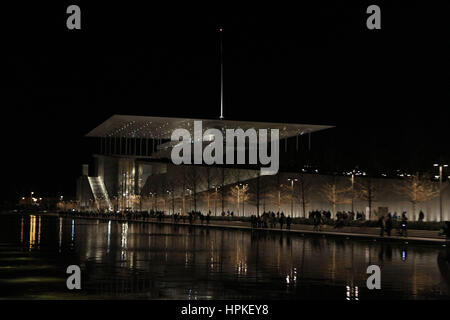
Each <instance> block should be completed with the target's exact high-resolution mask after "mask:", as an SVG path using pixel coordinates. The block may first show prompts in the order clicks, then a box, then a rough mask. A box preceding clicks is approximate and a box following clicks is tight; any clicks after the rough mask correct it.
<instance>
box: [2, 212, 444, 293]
mask: <svg viewBox="0 0 450 320" xmlns="http://www.w3.org/2000/svg"><path fill="white" fill-rule="evenodd" d="M442 250H443V248H442V247H440V246H430V245H424V246H418V245H410V244H405V243H392V244H389V243H386V242H384V243H382V242H374V241H360V240H358V241H355V240H345V239H339V238H330V237H321V236H304V237H303V236H300V235H286V234H284V235H282V234H280V233H269V232H263V231H259V232H253V233H252V232H250V231H239V230H222V229H214V228H210V229H206V228H200V227H188V226H178V227H177V226H172V225H160V224H152V223H148V224H147V223H130V222H128V223H127V222H115V221H103V220H86V219H71V218H60V217H57V216H40V215H31V216H20V215H1V216H0V299H11V298H12V299H22V298H24V299H86V298H88V299H338V300H346V299H347V300H348V299H359V300H367V299H448V298H449V288H448V279H447V277H448V275H447V273H446V272H445V271H446V270H443V269H442V267H441V268H440V267H439V265H438V259H437V257H438V254H439V252H442ZM71 264H77V265H79V266H80V267H81V270H82V290H78V291H77V290H73V291H70V290H68V289H67V287H66V278H67V276H68V275H67V274H66V268H67V266H68V265H71ZM371 264H377V265H379V266H380V267H381V270H382V277H381V286H382V289H381V290H368V289H367V288H366V279H367V276H368V275H367V274H366V268H367V266H369V265H371Z"/></svg>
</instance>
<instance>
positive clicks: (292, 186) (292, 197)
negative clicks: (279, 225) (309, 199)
mask: <svg viewBox="0 0 450 320" xmlns="http://www.w3.org/2000/svg"><path fill="white" fill-rule="evenodd" d="M288 181H290V182H291V217H294V181H297V179H295V178H288Z"/></svg>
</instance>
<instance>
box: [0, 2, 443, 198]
mask: <svg viewBox="0 0 450 320" xmlns="http://www.w3.org/2000/svg"><path fill="white" fill-rule="evenodd" d="M341 2H343V1H333V2H331V1H330V2H328V3H325V2H322V3H320V4H319V3H317V4H315V5H306V4H303V2H299V3H300V4H301V5H293V4H287V3H282V2H279V1H277V2H273V3H271V4H270V3H269V4H267V5H265V6H262V5H261V4H259V3H254V4H253V6H252V7H246V8H244V7H243V6H242V5H237V4H236V5H234V6H225V5H222V6H218V5H217V4H216V5H214V6H213V5H211V4H209V5H205V4H202V5H200V4H198V5H197V6H196V7H192V6H191V7H188V6H186V5H184V6H180V5H178V4H176V3H171V4H170V5H168V6H167V7H162V6H150V7H143V6H142V5H138V4H137V3H134V4H133V3H132V2H126V4H124V3H123V4H120V5H119V4H108V5H103V6H101V7H93V6H92V5H90V4H87V3H85V2H80V1H74V2H73V4H79V5H80V7H81V10H82V30H81V31H69V30H67V29H66V26H65V20H66V17H67V15H66V14H65V8H66V7H67V5H68V4H72V3H62V4H53V5H45V6H44V5H42V4H39V5H38V4H34V5H32V6H31V5H29V6H26V5H24V4H21V5H20V6H17V7H7V8H5V9H2V13H3V15H2V18H1V19H0V20H1V22H0V30H1V31H0V32H1V39H2V46H1V51H2V58H3V59H2V62H3V63H2V65H3V67H2V74H3V76H4V78H5V80H6V81H4V82H3V83H2V84H1V86H2V89H3V90H2V95H1V99H2V103H1V106H2V113H3V117H2V119H3V121H2V122H3V125H2V128H1V133H2V136H1V137H2V142H3V143H2V149H3V152H2V156H3V157H2V164H3V166H2V167H3V175H2V178H3V179H2V193H1V198H2V199H4V200H6V199H9V200H11V199H15V198H16V197H20V196H23V195H25V194H29V192H30V191H35V192H36V193H37V194H40V195H43V196H45V195H60V194H63V195H66V196H67V197H70V196H72V197H73V196H74V195H75V180H76V178H77V177H78V176H79V174H80V167H81V164H82V163H87V162H89V161H90V160H91V150H90V148H89V147H88V143H87V141H86V140H87V138H83V136H84V135H85V134H86V133H87V132H89V131H90V130H91V129H92V128H94V127H95V126H97V125H98V124H100V123H101V122H103V121H104V120H106V119H107V118H108V117H110V116H111V115H113V114H136V115H148V116H173V117H195V118H217V117H218V116H219V59H218V53H219V45H218V28H219V27H220V26H222V27H223V28H224V30H225V32H224V64H225V71H224V81H225V117H226V118H228V119H237V120H255V121H280V122H292V123H313V124H331V125H335V126H336V128H335V129H332V130H329V131H327V132H322V133H320V134H318V135H317V137H315V136H314V135H313V148H314V149H315V150H316V152H317V153H318V154H320V155H321V156H318V157H317V159H319V160H317V161H318V163H317V165H318V166H321V165H327V164H326V163H325V162H326V160H327V158H328V160H329V159H338V161H339V165H340V166H343V167H345V166H348V167H351V166H354V165H359V166H360V167H361V168H363V169H364V167H365V166H369V164H370V165H373V164H374V163H376V164H377V165H378V166H380V167H383V168H391V169H395V168H405V169H408V170H410V169H416V168H417V169H420V170H426V169H428V168H430V166H431V164H432V163H433V162H434V161H437V160H438V159H439V158H440V157H441V158H442V159H443V160H446V159H447V161H450V150H449V148H448V146H449V144H448V142H447V141H448V137H449V134H448V121H449V114H450V112H449V111H448V110H449V106H450V105H449V74H450V73H449V71H450V70H449V57H450V55H449V51H450V50H449V48H450V46H449V41H450V37H449V35H450V23H449V21H450V19H448V17H446V14H447V15H448V12H450V10H449V9H450V4H442V3H440V4H439V5H437V4H435V5H432V4H431V3H430V2H427V1H408V2H397V1H396V4H395V5H394V4H392V3H391V4H389V3H384V2H379V1H372V2H367V3H365V4H363V2H360V4H359V5H354V6H351V5H349V4H342V3H341ZM207 3H210V2H207ZM436 3H438V2H436ZM369 4H379V5H380V7H381V11H382V29H381V30H373V31H371V30H368V29H367V28H366V19H367V16H368V15H367V14H366V13H365V10H366V8H367V5H369ZM320 159H323V160H320ZM321 161H324V163H323V164H322V163H320V162H321Z"/></svg>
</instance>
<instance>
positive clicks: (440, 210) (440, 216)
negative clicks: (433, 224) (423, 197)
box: [433, 163, 448, 222]
mask: <svg viewBox="0 0 450 320" xmlns="http://www.w3.org/2000/svg"><path fill="white" fill-rule="evenodd" d="M433 166H434V167H439V220H440V221H441V222H442V171H443V169H444V168H447V167H448V165H447V164H438V163H435V164H434V165H433Z"/></svg>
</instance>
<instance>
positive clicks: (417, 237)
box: [83, 217, 446, 245]
mask: <svg viewBox="0 0 450 320" xmlns="http://www.w3.org/2000/svg"><path fill="white" fill-rule="evenodd" d="M83 218H86V219H103V218H99V217H92V218H90V217H83ZM105 219H106V218H105ZM106 220H117V221H123V219H118V218H113V219H106ZM128 221H132V222H144V223H160V224H174V223H173V221H172V219H170V218H165V219H164V220H163V221H157V219H156V218H151V219H147V220H145V221H143V220H141V219H137V220H133V219H132V220H128ZM187 221H188V220H187V219H186V222H185V223H183V222H182V221H179V222H177V223H176V224H177V225H189V223H188V222H187ZM192 225H193V226H195V227H209V228H226V229H240V230H252V227H251V224H250V222H243V221H223V220H211V221H210V223H209V225H207V224H206V222H204V224H203V225H202V224H201V222H200V221H198V220H197V221H195V222H194V223H193V224H192ZM253 230H261V231H270V232H286V233H287V232H289V233H293V234H300V235H301V234H315V235H323V236H336V237H346V238H360V239H373V240H374V241H377V240H378V241H403V242H407V243H409V242H420V243H428V244H439V245H442V244H445V242H446V241H445V237H443V236H439V235H438V231H435V230H434V231H431V230H408V237H403V236H399V235H398V231H397V230H396V229H394V230H392V233H391V234H392V235H391V236H390V237H388V236H386V235H385V236H384V237H381V236H380V229H379V228H373V227H342V228H339V229H335V228H333V227H332V226H327V225H324V226H321V230H320V231H314V230H313V226H312V225H305V224H292V225H291V229H290V230H286V229H283V230H281V229H279V228H274V229H272V228H259V229H253Z"/></svg>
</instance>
